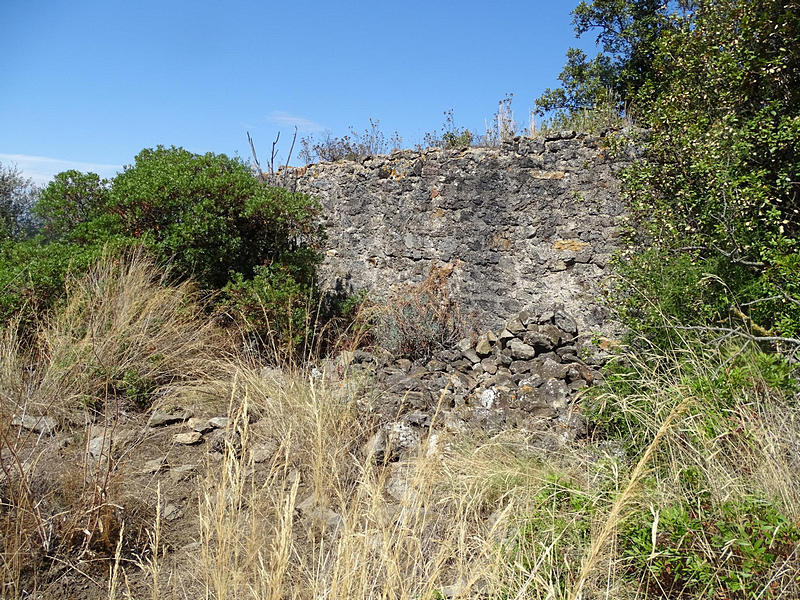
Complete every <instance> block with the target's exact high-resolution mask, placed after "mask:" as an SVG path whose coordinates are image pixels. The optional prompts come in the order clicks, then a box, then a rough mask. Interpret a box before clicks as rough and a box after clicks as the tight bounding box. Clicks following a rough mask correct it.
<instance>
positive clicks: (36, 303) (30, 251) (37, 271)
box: [0, 239, 103, 330]
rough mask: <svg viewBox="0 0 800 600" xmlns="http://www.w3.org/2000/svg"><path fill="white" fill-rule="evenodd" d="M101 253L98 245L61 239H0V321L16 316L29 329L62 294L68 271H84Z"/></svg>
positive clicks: (20, 323)
mask: <svg viewBox="0 0 800 600" xmlns="http://www.w3.org/2000/svg"><path fill="white" fill-rule="evenodd" d="M102 253H103V247H101V246H81V245H78V244H71V243H64V242H51V243H49V244H43V243H41V241H40V240H36V239H33V240H24V241H16V242H15V241H12V240H6V241H2V242H0V322H11V321H12V319H14V318H16V319H17V320H18V324H19V325H20V326H21V328H22V329H23V330H30V329H31V328H32V326H33V324H34V323H35V322H36V321H37V320H38V319H40V318H42V317H44V316H45V315H46V314H47V313H48V312H49V311H50V309H51V308H52V307H53V306H54V305H55V304H56V303H57V302H58V301H59V300H60V299H61V298H62V297H63V295H64V282H65V280H66V278H67V277H68V275H69V274H70V273H84V272H86V270H87V269H88V268H89V266H90V265H91V264H92V263H93V262H94V261H95V260H97V259H98V258H99V257H100V256H101V254H102Z"/></svg>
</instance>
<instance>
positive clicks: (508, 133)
mask: <svg viewBox="0 0 800 600" xmlns="http://www.w3.org/2000/svg"><path fill="white" fill-rule="evenodd" d="M513 99H514V94H512V93H508V94H506V95H505V97H504V98H503V99H502V100H500V101H498V103H497V112H495V113H494V117H493V118H492V122H491V124H490V123H486V133H485V134H484V136H483V137H482V138H481V140H480V143H479V144H478V145H480V146H489V147H492V146H499V145H500V144H502V143H503V142H507V141H509V140H511V139H513V138H514V136H515V135H516V131H517V124H516V123H515V122H514V111H513V109H512V108H511V102H512V101H513Z"/></svg>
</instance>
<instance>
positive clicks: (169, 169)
mask: <svg viewBox="0 0 800 600" xmlns="http://www.w3.org/2000/svg"><path fill="white" fill-rule="evenodd" d="M109 210H111V211H112V212H114V213H115V214H116V215H117V216H118V218H119V220H120V228H121V231H122V233H123V234H124V235H126V236H127V237H129V238H131V239H134V240H137V241H141V242H142V243H143V244H144V245H145V246H146V247H147V248H149V249H150V250H151V251H152V252H153V253H154V254H155V256H156V257H157V258H158V259H159V260H161V261H169V262H171V263H172V264H173V265H174V268H175V270H176V271H177V273H178V274H180V275H182V276H184V277H189V276H192V277H194V278H195V279H196V280H197V281H199V282H200V283H201V285H203V286H205V287H208V288H212V289H220V288H222V287H224V286H225V285H226V284H227V283H228V281H229V280H230V277H231V273H239V274H240V275H241V276H242V277H244V278H245V279H248V278H250V277H252V276H253V275H254V274H255V272H256V268H257V267H261V266H264V265H273V264H274V265H291V266H292V268H293V269H294V273H295V278H296V279H297V280H298V281H301V282H302V283H304V284H307V285H309V284H311V282H312V279H313V273H314V266H315V261H316V253H315V252H314V248H315V244H316V243H317V241H318V240H317V237H318V235H319V234H320V233H321V232H320V229H319V226H318V225H317V224H316V223H315V220H314V219H315V217H316V214H317V210H318V207H317V205H316V203H314V202H313V201H312V200H311V199H310V198H308V197H307V196H305V195H303V194H299V193H294V192H289V191H287V190H284V189H281V188H273V187H269V186H267V185H265V184H264V183H262V182H260V181H259V180H258V179H257V178H256V177H254V176H253V174H252V173H251V171H250V169H249V167H248V166H247V165H246V164H245V163H244V162H242V161H240V160H238V159H231V158H228V157H227V156H225V155H224V154H211V153H209V154H204V155H199V154H193V153H191V152H188V151H187V150H184V149H182V148H175V147H172V148H164V147H162V146H159V147H158V148H156V149H154V150H153V149H147V150H143V151H142V152H141V153H140V154H139V155H138V156H137V157H136V159H135V163H134V164H133V165H132V166H129V167H126V169H125V170H124V172H123V173H121V174H120V175H118V176H117V177H116V178H115V179H114V182H113V184H112V188H111V196H110V201H109Z"/></svg>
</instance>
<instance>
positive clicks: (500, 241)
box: [489, 233, 514, 250]
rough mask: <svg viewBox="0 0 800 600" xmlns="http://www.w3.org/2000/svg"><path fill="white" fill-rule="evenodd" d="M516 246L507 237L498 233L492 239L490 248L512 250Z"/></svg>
mask: <svg viewBox="0 0 800 600" xmlns="http://www.w3.org/2000/svg"><path fill="white" fill-rule="evenodd" d="M513 245H514V242H512V241H511V240H510V239H508V238H507V237H505V236H504V235H503V234H501V233H498V234H495V235H494V236H493V237H492V240H491V242H490V243H489V247H490V248H491V249H492V250H511V247H512V246H513Z"/></svg>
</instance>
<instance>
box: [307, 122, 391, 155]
mask: <svg viewBox="0 0 800 600" xmlns="http://www.w3.org/2000/svg"><path fill="white" fill-rule="evenodd" d="M349 131H350V133H349V134H347V135H344V136H342V137H335V136H332V135H331V134H330V133H328V134H326V135H325V137H324V138H323V139H321V140H318V139H315V138H314V136H313V135H310V136H307V137H302V138H300V153H299V155H300V158H301V160H303V161H304V162H305V163H306V164H309V163H315V162H320V161H324V162H336V161H337V160H357V159H359V158H364V157H366V156H374V155H376V154H387V153H388V152H390V151H393V150H397V149H398V148H400V145H401V144H402V142H403V140H402V138H401V137H400V134H399V133H398V132H397V131H395V132H394V133H393V134H392V135H391V137H389V138H388V139H387V138H386V135H385V134H384V133H383V131H381V128H380V121H379V120H378V119H374V120H373V119H370V120H369V127H367V128H366V129H364V131H363V132H361V133H359V132H358V131H356V130H355V129H354V128H353V127H352V126H350V128H349Z"/></svg>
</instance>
